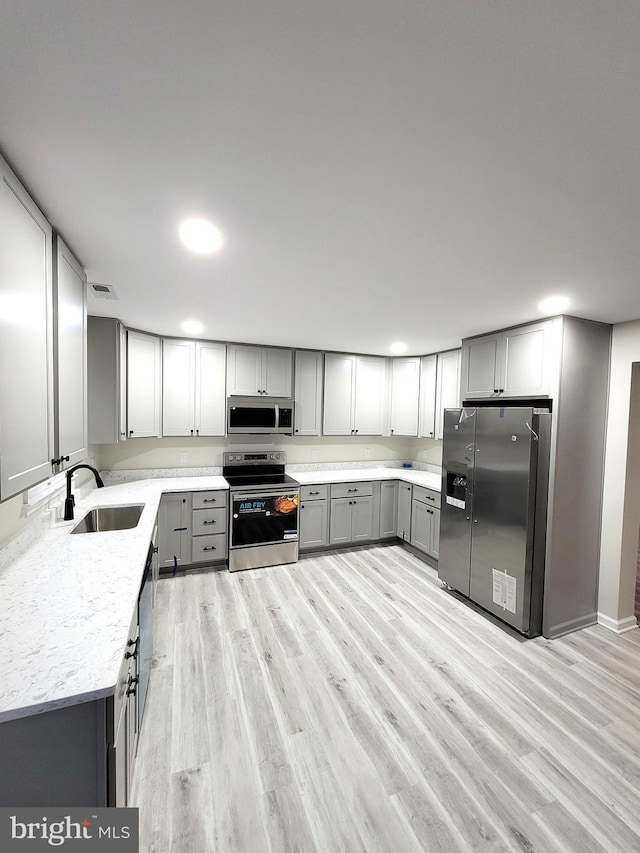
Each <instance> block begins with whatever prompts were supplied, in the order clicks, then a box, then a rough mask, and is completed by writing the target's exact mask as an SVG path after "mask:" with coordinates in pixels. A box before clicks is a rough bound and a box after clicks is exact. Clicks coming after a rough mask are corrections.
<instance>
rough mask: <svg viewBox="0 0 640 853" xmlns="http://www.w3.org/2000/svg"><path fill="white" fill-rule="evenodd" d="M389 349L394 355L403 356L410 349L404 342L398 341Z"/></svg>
mask: <svg viewBox="0 0 640 853" xmlns="http://www.w3.org/2000/svg"><path fill="white" fill-rule="evenodd" d="M389 349H390V350H391V352H392V353H393V354H394V355H402V353H403V352H406V351H407V350H408V349H409V347H408V346H407V344H405V342H404V341H396V342H395V343H394V344H391V346H390V347H389Z"/></svg>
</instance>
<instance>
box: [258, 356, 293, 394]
mask: <svg viewBox="0 0 640 853" xmlns="http://www.w3.org/2000/svg"><path fill="white" fill-rule="evenodd" d="M292 369H293V358H292V352H291V350H288V349H272V348H271V347H265V348H264V349H263V350H262V377H263V378H262V388H263V389H264V392H265V393H266V394H267V395H268V396H269V397H290V396H291V375H292Z"/></svg>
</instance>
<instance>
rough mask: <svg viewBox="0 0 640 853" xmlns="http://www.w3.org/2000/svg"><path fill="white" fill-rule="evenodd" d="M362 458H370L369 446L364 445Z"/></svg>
mask: <svg viewBox="0 0 640 853" xmlns="http://www.w3.org/2000/svg"><path fill="white" fill-rule="evenodd" d="M364 458H365V459H371V448H370V447H365V449H364Z"/></svg>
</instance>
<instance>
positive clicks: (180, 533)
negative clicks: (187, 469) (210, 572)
mask: <svg viewBox="0 0 640 853" xmlns="http://www.w3.org/2000/svg"><path fill="white" fill-rule="evenodd" d="M190 515H191V507H190V496H189V495H187V494H185V493H183V492H176V493H175V494H166V495H163V496H162V500H161V501H160V507H159V510H158V565H159V567H160V568H161V569H172V568H173V567H174V565H175V562H176V561H177V563H178V565H181V564H183V563H189V562H190V560H191V554H190V543H191V525H190V523H189V522H190ZM174 558H175V559H174Z"/></svg>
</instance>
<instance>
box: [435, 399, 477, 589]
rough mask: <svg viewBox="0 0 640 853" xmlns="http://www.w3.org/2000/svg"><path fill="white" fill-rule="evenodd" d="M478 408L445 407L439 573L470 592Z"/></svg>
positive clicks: (454, 585) (446, 579)
mask: <svg viewBox="0 0 640 853" xmlns="http://www.w3.org/2000/svg"><path fill="white" fill-rule="evenodd" d="M476 411H477V410H476V409H474V408H470V409H445V412H444V433H443V444H442V499H441V504H440V507H441V508H440V554H439V557H438V576H439V577H440V579H441V580H442V581H444V582H445V583H446V584H448V585H449V586H450V587H451V588H452V589H457V590H458V592H461V593H462V594H463V595H469V581H470V574H469V572H470V554H471V505H472V499H473V489H472V482H473V448H474V440H475V423H476Z"/></svg>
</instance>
